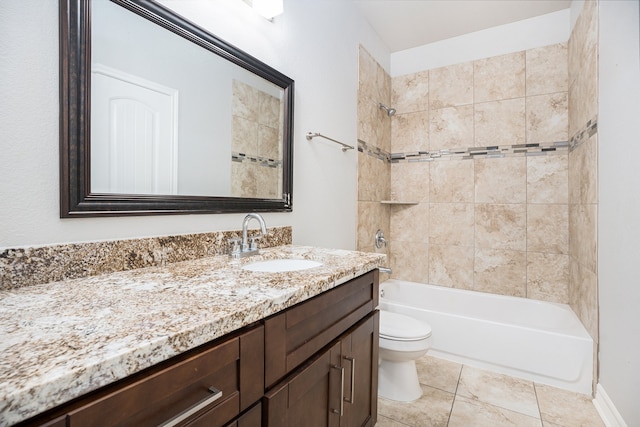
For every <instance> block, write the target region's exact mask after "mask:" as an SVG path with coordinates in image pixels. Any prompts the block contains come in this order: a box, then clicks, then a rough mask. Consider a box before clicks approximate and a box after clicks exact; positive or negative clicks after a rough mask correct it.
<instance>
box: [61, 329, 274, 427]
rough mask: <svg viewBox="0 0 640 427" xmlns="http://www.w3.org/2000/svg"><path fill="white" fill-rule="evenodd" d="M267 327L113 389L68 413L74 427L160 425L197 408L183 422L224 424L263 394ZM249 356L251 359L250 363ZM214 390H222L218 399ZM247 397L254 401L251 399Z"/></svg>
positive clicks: (68, 419)
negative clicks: (197, 419) (263, 359)
mask: <svg viewBox="0 0 640 427" xmlns="http://www.w3.org/2000/svg"><path fill="white" fill-rule="evenodd" d="M263 342H264V334H263V328H262V326H260V327H258V328H255V329H253V330H251V331H249V332H246V333H244V334H242V335H240V336H236V337H234V338H231V339H228V340H225V341H224V342H221V343H219V344H216V345H213V346H212V347H210V348H207V349H205V350H203V351H199V352H195V353H194V354H192V355H190V356H188V357H186V358H184V359H182V360H179V361H178V362H176V363H173V364H171V365H170V366H168V367H166V368H164V369H159V370H157V371H155V372H153V373H150V374H149V375H144V376H142V377H141V378H139V379H137V380H135V381H132V382H130V383H126V384H123V385H120V386H118V387H114V389H113V390H108V391H106V392H105V393H103V394H101V395H99V396H100V397H95V398H93V399H91V400H88V401H87V402H86V403H84V404H81V405H80V406H76V407H75V408H74V409H73V410H70V411H68V412H67V415H68V418H67V421H68V425H69V426H71V427H74V426H88V425H91V426H99V425H109V426H128V425H131V426H147V425H149V426H151V425H153V426H157V425H160V424H162V423H164V422H166V421H168V420H171V419H174V417H176V416H177V415H178V414H180V413H184V412H185V411H187V410H189V409H192V408H196V407H197V410H194V411H191V415H189V416H188V417H184V422H181V423H180V424H181V425H182V424H185V423H186V422H189V421H192V420H194V418H195V417H196V416H197V417H198V418H203V419H207V420H209V423H208V425H210V426H214V425H223V424H224V423H227V422H229V421H230V420H231V419H233V418H234V417H235V416H237V415H238V414H239V413H240V411H241V410H243V409H245V408H246V407H249V406H250V405H251V404H253V403H255V401H257V400H258V399H259V398H260V396H261V395H262V393H263V392H264V383H263V382H261V381H256V376H258V378H260V377H262V376H263V375H264V374H263V372H264V366H263V363H262V361H260V363H255V360H256V359H261V358H262V354H263V352H262V350H261V349H262V348H263V345H264V344H263ZM245 355H246V360H245ZM210 387H214V388H215V389H217V390H219V391H220V392H222V394H221V396H220V397H219V398H218V399H214V397H213V393H214V392H212V391H211V390H210ZM248 399H253V400H252V401H249V400H248Z"/></svg>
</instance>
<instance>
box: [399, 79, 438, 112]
mask: <svg viewBox="0 0 640 427" xmlns="http://www.w3.org/2000/svg"><path fill="white" fill-rule="evenodd" d="M391 106H392V107H393V108H395V109H396V111H397V114H404V113H413V112H416V111H423V110H428V109H429V71H420V72H417V73H413V74H407V75H404V76H397V77H393V78H392V79H391Z"/></svg>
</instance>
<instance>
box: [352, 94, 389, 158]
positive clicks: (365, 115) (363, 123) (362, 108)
mask: <svg viewBox="0 0 640 427" xmlns="http://www.w3.org/2000/svg"><path fill="white" fill-rule="evenodd" d="M377 108H378V107H377V106H376V104H375V103H374V102H373V101H372V100H371V99H370V98H367V97H364V96H361V95H360V94H359V95H358V139H360V140H362V141H364V142H366V143H367V144H368V145H370V146H373V147H380V146H381V145H383V144H382V141H379V139H380V138H379V137H378V125H377V116H378V111H377Z"/></svg>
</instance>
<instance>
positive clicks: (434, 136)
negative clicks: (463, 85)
mask: <svg viewBox="0 0 640 427" xmlns="http://www.w3.org/2000/svg"><path fill="white" fill-rule="evenodd" d="M429 118H430V126H429V147H430V150H431V151H438V150H444V149H453V148H467V147H471V146H473V144H474V142H473V105H461V106H458V107H448V108H439V109H437V110H431V113H430V117H429Z"/></svg>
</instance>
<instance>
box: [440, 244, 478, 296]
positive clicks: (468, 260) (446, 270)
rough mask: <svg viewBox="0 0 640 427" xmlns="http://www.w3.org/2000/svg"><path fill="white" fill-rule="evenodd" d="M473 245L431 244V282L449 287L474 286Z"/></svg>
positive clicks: (469, 287)
mask: <svg viewBox="0 0 640 427" xmlns="http://www.w3.org/2000/svg"><path fill="white" fill-rule="evenodd" d="M473 256H474V250H473V247H471V246H449V245H447V246H445V245H434V244H431V245H430V246H429V283H431V284H433V285H438V286H446V287H448V288H451V287H453V288H458V289H471V288H473Z"/></svg>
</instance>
